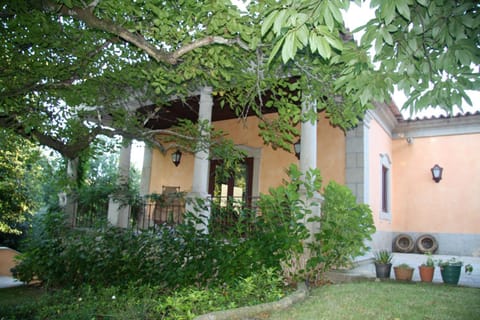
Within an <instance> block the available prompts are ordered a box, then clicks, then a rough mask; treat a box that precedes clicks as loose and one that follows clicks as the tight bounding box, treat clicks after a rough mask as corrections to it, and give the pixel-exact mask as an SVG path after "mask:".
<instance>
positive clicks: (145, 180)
mask: <svg viewBox="0 0 480 320" xmlns="http://www.w3.org/2000/svg"><path fill="white" fill-rule="evenodd" d="M152 152H153V150H152V148H150V147H149V146H147V145H146V146H145V148H144V149H143V165H142V176H141V178H140V195H141V196H142V197H143V196H145V195H147V194H149V193H150V176H151V174H152Z"/></svg>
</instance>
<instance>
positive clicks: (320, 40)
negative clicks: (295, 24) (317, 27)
mask: <svg viewBox="0 0 480 320" xmlns="http://www.w3.org/2000/svg"><path fill="white" fill-rule="evenodd" d="M316 40H317V41H316V43H317V48H318V53H319V54H320V55H321V56H322V58H324V59H326V60H328V59H330V57H331V56H332V48H331V47H330V45H329V44H328V42H327V40H325V37H317V39H316Z"/></svg>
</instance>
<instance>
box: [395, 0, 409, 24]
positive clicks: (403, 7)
mask: <svg viewBox="0 0 480 320" xmlns="http://www.w3.org/2000/svg"><path fill="white" fill-rule="evenodd" d="M394 2H395V6H396V8H397V10H398V12H399V13H400V14H401V15H402V16H403V17H404V18H405V19H407V20H410V8H409V7H408V4H407V1H406V0H396V1H394Z"/></svg>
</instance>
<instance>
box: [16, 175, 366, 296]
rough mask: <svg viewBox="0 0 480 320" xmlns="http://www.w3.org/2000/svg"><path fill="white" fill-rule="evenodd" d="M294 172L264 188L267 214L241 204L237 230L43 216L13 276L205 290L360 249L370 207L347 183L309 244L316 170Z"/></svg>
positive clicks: (319, 264) (330, 196)
mask: <svg viewBox="0 0 480 320" xmlns="http://www.w3.org/2000/svg"><path fill="white" fill-rule="evenodd" d="M289 175H290V181H289V182H288V183H285V184H284V185H283V186H280V187H278V188H275V189H271V190H270V194H269V195H262V197H261V198H260V200H259V202H258V206H259V210H260V213H261V214H258V213H257V212H256V211H252V210H251V209H248V208H245V206H235V210H236V213H235V214H236V218H235V219H234V221H233V223H232V226H231V228H229V229H225V230H221V229H219V230H215V229H212V230H213V232H212V233H203V232H202V231H199V230H198V228H197V226H198V223H200V221H199V220H198V219H196V218H195V217H194V215H192V214H187V216H186V218H185V223H183V224H181V225H178V226H176V227H175V228H172V227H167V226H164V227H161V228H159V229H155V230H148V231H143V232H134V231H133V230H129V229H120V228H113V227H100V228H92V229H82V230H78V229H74V230H72V229H69V228H67V227H65V226H64V225H63V222H64V219H63V216H62V215H61V214H59V213H49V214H45V215H44V216H43V217H42V219H40V221H39V223H37V224H36V225H37V229H36V231H35V232H33V233H32V234H31V238H30V239H29V241H28V242H27V245H26V247H25V249H24V254H22V255H21V257H20V264H19V265H18V266H17V268H16V270H15V272H16V275H17V277H18V278H19V279H20V280H22V281H30V280H32V279H34V278H38V279H39V280H42V281H43V282H44V283H45V284H46V285H49V286H55V287H71V286H73V287H79V286H82V285H85V284H89V285H91V286H111V285H114V286H128V285H130V284H131V283H135V284H137V285H149V284H154V285H157V286H161V287H164V288H181V287H189V286H191V285H195V286H197V287H205V286H211V285H217V284H223V283H226V284H231V283H232V282H234V281H236V280H237V279H239V278H246V277H248V276H250V275H251V274H252V273H254V272H256V271H257V270H261V269H262V268H274V269H277V270H279V269H281V268H282V267H283V268H284V270H285V267H287V268H289V271H288V273H287V275H288V277H291V278H292V280H293V281H298V280H305V279H308V278H311V277H312V276H313V274H314V273H316V272H317V271H319V270H320V271H324V270H328V269H329V268H331V267H336V266H341V265H344V264H346V263H347V262H348V261H350V259H351V257H353V256H356V255H359V254H361V253H362V252H363V250H364V249H365V245H364V240H365V239H368V238H369V236H370V234H371V233H372V232H373V231H374V227H373V221H372V217H371V212H370V209H369V208H368V206H366V205H358V204H356V202H355V197H354V196H353V195H352V194H351V192H350V191H349V190H348V189H347V188H346V187H342V186H339V185H337V184H333V183H331V184H329V186H327V188H326V189H325V201H324V203H323V206H322V209H323V216H322V218H321V224H322V228H321V230H320V232H319V233H318V234H316V235H314V236H315V237H316V238H317V240H319V241H318V242H317V243H312V242H311V241H310V239H312V238H313V235H310V234H309V231H308V229H307V227H306V225H305V221H312V220H316V219H319V218H318V217H317V218H312V217H311V211H310V209H309V207H308V206H307V205H305V203H304V201H308V199H309V198H311V197H312V196H313V194H314V192H316V190H318V189H319V188H320V178H319V173H318V172H317V171H316V170H311V171H309V172H307V173H306V175H305V178H304V177H303V175H302V173H301V172H300V171H299V170H298V169H297V168H296V167H294V166H292V167H291V168H290V170H289ZM305 181H306V182H305ZM300 189H301V190H302V192H301V193H299V191H298V190H300ZM302 197H303V198H302ZM305 197H306V199H304V198H305ZM199 205H202V203H201V202H199ZM300 262H302V263H300Z"/></svg>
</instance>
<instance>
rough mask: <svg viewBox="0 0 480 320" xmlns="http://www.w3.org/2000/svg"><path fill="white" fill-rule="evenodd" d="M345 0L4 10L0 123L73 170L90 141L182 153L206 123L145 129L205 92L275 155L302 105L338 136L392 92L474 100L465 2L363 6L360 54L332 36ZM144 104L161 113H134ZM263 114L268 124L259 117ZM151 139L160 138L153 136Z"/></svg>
mask: <svg viewBox="0 0 480 320" xmlns="http://www.w3.org/2000/svg"><path fill="white" fill-rule="evenodd" d="M356 2H357V3H359V2H360V1H358V0H357V1H356ZM350 3H351V1H349V0H332V1H320V0H300V1H293V0H288V1H280V2H279V1H276V0H265V1H252V2H251V3H250V5H249V6H248V10H247V11H246V12H243V13H242V12H240V11H239V9H238V8H237V7H235V6H233V5H232V4H231V3H230V1H229V0H217V1H211V2H208V3H203V2H200V1H195V0H183V1H164V0H141V1H128V0H103V1H98V0H95V1H92V2H90V3H88V4H87V3H85V2H84V1H80V0H45V1H41V2H39V1H33V0H28V1H15V0H7V1H4V3H3V4H2V7H1V11H0V18H1V23H2V29H1V31H0V32H1V35H2V42H1V45H0V56H1V57H2V67H1V71H2V72H1V73H0V74H1V76H0V90H1V93H2V94H1V96H0V126H2V127H5V128H9V129H11V130H13V131H14V132H16V133H17V134H19V135H21V136H23V137H25V138H28V139H31V140H32V141H36V142H39V143H40V144H43V145H46V146H49V147H51V148H53V149H55V150H58V151H59V152H60V153H61V154H62V155H63V156H65V157H67V158H68V159H70V160H72V163H73V162H74V161H76V159H78V157H79V155H80V154H81V152H82V151H83V150H86V149H88V146H89V145H90V144H91V143H92V142H93V141H94V140H95V139H96V138H97V137H98V135H100V134H102V135H107V136H112V135H115V134H118V135H122V136H124V137H126V138H137V139H140V140H148V141H149V142H150V143H152V144H154V145H156V146H157V147H158V148H160V149H161V150H163V151H165V150H166V149H167V148H170V147H172V145H173V146H175V143H173V144H172V141H174V142H175V141H178V140H179V139H180V138H181V139H183V140H184V141H185V145H186V148H187V147H188V148H190V149H193V148H194V147H191V146H198V145H199V144H198V143H192V141H196V140H195V139H198V138H199V136H198V132H199V131H200V130H199V128H198V127H199V126H203V125H204V124H201V123H197V124H195V123H192V122H188V121H181V122H180V124H181V125H180V126H179V127H176V128H173V129H169V130H160V131H150V130H147V129H146V128H145V123H147V122H148V120H149V119H151V118H152V117H155V115H156V111H158V109H159V108H162V107H166V104H168V101H170V100H171V99H172V97H178V98H182V99H185V98H186V97H187V96H189V95H191V94H193V93H195V92H196V90H198V89H199V88H200V87H202V86H212V87H213V88H214V94H215V95H216V97H217V98H219V99H220V100H221V103H222V105H223V106H224V107H225V108H232V109H233V110H234V112H235V113H236V114H237V115H238V116H239V117H243V116H245V115H246V114H247V112H248V111H251V110H253V111H254V112H255V114H256V115H257V116H258V117H259V118H260V119H261V120H262V121H261V122H260V130H261V134H262V136H263V138H264V141H265V142H266V143H267V144H271V145H272V146H273V147H283V148H290V146H291V142H293V141H294V139H295V136H296V135H298V132H297V130H296V129H295V126H296V124H298V122H300V121H305V120H308V119H314V118H315V117H316V116H317V115H316V114H315V113H311V114H309V115H307V116H306V117H307V119H306V118H304V117H303V116H302V115H301V113H300V108H299V107H298V105H299V104H300V101H301V100H304V101H305V100H312V101H315V102H316V104H317V106H318V110H319V111H321V110H325V111H326V113H327V115H328V117H329V119H330V120H331V122H332V124H334V125H337V126H340V127H342V128H349V127H351V126H354V125H356V124H357V123H358V121H359V119H361V117H362V116H363V114H364V112H365V110H366V109H367V108H369V107H371V102H372V101H380V102H381V101H387V102H389V100H390V94H391V93H392V92H393V85H394V84H398V86H399V87H400V88H401V89H403V90H406V91H407V93H409V97H410V100H409V101H408V102H409V103H411V105H410V108H411V109H410V110H412V111H417V110H421V109H422V108H425V107H426V106H428V105H430V104H434V105H440V106H441V107H443V108H445V109H446V110H449V111H451V110H452V108H453V106H455V105H458V104H459V103H460V100H461V98H464V99H465V100H467V102H469V99H468V96H466V94H465V90H469V89H478V72H475V70H474V68H475V67H476V66H477V65H478V63H479V53H478V52H479V50H478V47H479V43H478V42H479V39H478V23H479V22H478V21H479V19H475V18H476V17H477V16H478V4H477V3H476V2H475V1H473V0H471V1H464V2H462V3H457V2H449V1H441V0H436V1H427V0H399V1H396V2H395V3H394V4H392V2H391V1H379V0H377V1H372V5H373V6H375V7H376V8H377V9H376V18H375V19H374V20H372V21H371V22H369V23H368V24H367V25H366V26H365V30H366V33H365V36H364V38H363V43H362V45H361V46H360V47H359V46H357V45H356V44H355V43H354V42H353V41H350V38H349V36H348V32H347V30H345V27H344V25H343V20H342V19H343V18H342V15H341V9H347V8H348V7H349V5H350ZM407 31H411V32H407ZM372 45H374V46H375V48H376V53H375V57H374V62H375V63H377V64H378V65H377V66H376V67H375V66H374V64H373V63H372V62H371V59H370V58H369V56H368V54H367V50H368V49H369V48H370V47H371V46H372ZM267 96H268V99H267V98H266V97H267ZM148 104H151V105H156V106H158V107H157V108H153V109H152V110H151V111H147V112H144V113H140V112H137V109H138V107H139V106H144V105H148ZM269 108H275V110H276V111H277V112H278V115H279V117H278V118H277V119H275V120H271V119H268V118H266V117H264V116H263V113H264V111H265V110H267V109H269ZM158 133H162V134H164V136H167V137H169V138H167V139H165V140H163V141H160V142H159V141H158V140H156V139H153V136H154V135H156V134H158ZM212 136H213V137H214V138H215V139H218V140H219V141H222V139H221V137H222V135H221V134H219V135H212ZM188 141H190V143H187V142H188ZM202 145H206V144H202ZM207 145H208V144H207ZM210 145H213V146H216V145H217V144H215V143H213V144H210ZM187 150H188V149H187ZM190 151H192V152H193V151H195V150H190Z"/></svg>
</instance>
